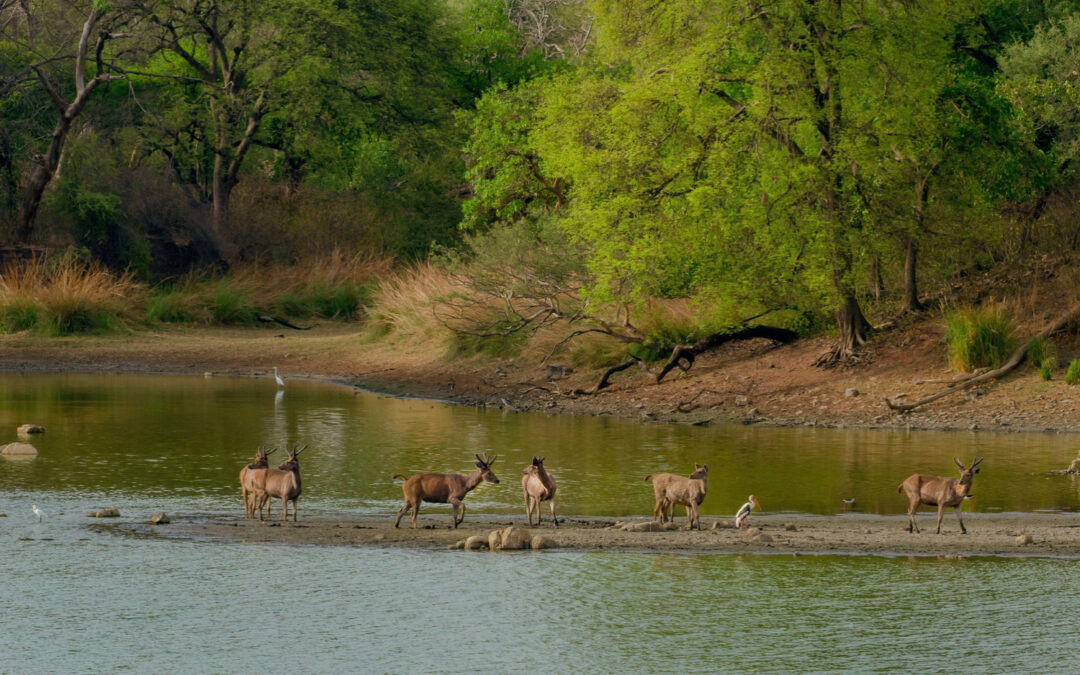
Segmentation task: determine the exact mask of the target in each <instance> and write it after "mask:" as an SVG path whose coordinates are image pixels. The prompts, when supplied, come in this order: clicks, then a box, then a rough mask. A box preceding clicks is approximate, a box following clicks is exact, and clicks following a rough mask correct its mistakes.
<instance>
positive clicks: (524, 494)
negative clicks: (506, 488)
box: [521, 488, 532, 527]
mask: <svg viewBox="0 0 1080 675" xmlns="http://www.w3.org/2000/svg"><path fill="white" fill-rule="evenodd" d="M521 498H522V499H524V500H525V517H526V518H528V519H529V526H530V527H532V503H530V501H529V491H528V490H526V489H525V488H521Z"/></svg>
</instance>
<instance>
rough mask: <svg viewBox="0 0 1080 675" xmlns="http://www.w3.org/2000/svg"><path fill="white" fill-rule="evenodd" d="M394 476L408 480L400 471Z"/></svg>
mask: <svg viewBox="0 0 1080 675" xmlns="http://www.w3.org/2000/svg"><path fill="white" fill-rule="evenodd" d="M393 477H394V478H400V479H401V480H408V479H407V478H405V476H402V475H401V474H400V473H395V474H394V475H393Z"/></svg>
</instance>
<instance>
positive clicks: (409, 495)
mask: <svg viewBox="0 0 1080 675" xmlns="http://www.w3.org/2000/svg"><path fill="white" fill-rule="evenodd" d="M474 456H475V457H476V471H474V472H473V473H471V474H469V475H468V476H463V475H461V474H459V473H418V474H414V475H412V476H409V477H408V478H406V477H405V476H402V475H401V474H400V473H395V474H394V478H400V479H402V480H404V481H405V482H404V483H403V484H402V485H401V491H402V492H404V493H405V505H404V506H402V507H401V509H399V510H398V513H397V519H396V520H394V527H397V526H398V523H400V522H401V517H402V516H403V515H405V512H406V511H408V510H409V509H410V508H411V509H412V516H411V518H410V520H411V521H412V526H413V529H416V514H418V513H420V503H421V502H431V503H433V504H450V505H451V506H453V507H454V516H453V518H454V527H455V528H456V527H457V526H458V524H459V523H461V521H463V520H465V502H464V501H462V500H463V499H465V495H467V494H469V492H470V491H471V490H472V489H473V488H475V487H476V486H477V485H479V484H480V482H481V481H485V480H486V481H488V482H489V483H498V482H499V479H498V478H497V477H496V476H495V474H493V473H492V472H491V465H492V464H494V463H495V459H496V458H495V457H491V458H488V454H487V453H486V452H485V453H484V456H483V457H480V455H474ZM459 508H460V509H461V519H460V520H459V519H458V509H459Z"/></svg>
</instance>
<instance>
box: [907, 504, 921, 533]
mask: <svg viewBox="0 0 1080 675" xmlns="http://www.w3.org/2000/svg"><path fill="white" fill-rule="evenodd" d="M918 508H919V502H915V503H914V504H910V505H909V506H908V510H907V520H908V526H907V531H908V532H911V529H912V528H915V532H916V534H917V533H918V532H919V525H918V523H916V522H915V511H916V509H918Z"/></svg>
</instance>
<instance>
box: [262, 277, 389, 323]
mask: <svg viewBox="0 0 1080 675" xmlns="http://www.w3.org/2000/svg"><path fill="white" fill-rule="evenodd" d="M371 293H372V288H371V286H370V285H361V284H358V283H356V282H352V281H345V282H341V283H338V284H329V283H326V282H322V281H319V282H316V283H315V284H313V285H311V286H310V287H308V288H301V289H294V290H291V291H288V292H286V293H284V294H283V295H282V296H281V298H280V299H279V300H278V307H279V308H280V309H281V311H282V312H283V313H284V314H286V315H288V316H294V317H312V316H316V317H319V318H323V319H340V320H343V321H351V320H353V319H355V318H356V317H357V314H358V313H359V311H360V307H361V305H364V304H367V303H369V302H370V301H371Z"/></svg>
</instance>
